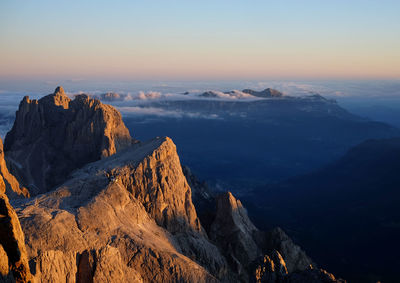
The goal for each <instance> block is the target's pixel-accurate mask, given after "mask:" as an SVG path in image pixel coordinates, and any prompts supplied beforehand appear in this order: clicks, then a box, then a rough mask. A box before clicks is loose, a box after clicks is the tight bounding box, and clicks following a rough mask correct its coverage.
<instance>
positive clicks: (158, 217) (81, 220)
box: [19, 138, 229, 282]
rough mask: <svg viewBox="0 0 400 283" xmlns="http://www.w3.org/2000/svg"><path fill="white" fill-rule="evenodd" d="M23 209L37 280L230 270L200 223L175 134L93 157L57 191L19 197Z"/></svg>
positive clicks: (193, 278)
mask: <svg viewBox="0 0 400 283" xmlns="http://www.w3.org/2000/svg"><path fill="white" fill-rule="evenodd" d="M19 212H20V218H21V224H22V227H23V230H24V232H25V235H26V242H27V246H28V254H29V258H30V259H31V261H32V264H33V266H34V269H32V273H33V274H34V276H35V278H36V279H37V280H39V281H53V282H75V280H76V278H81V279H82V281H81V282H90V281H91V280H93V281H95V282H99V281H102V280H103V279H104V280H105V279H107V280H108V281H110V282H111V281H112V282H118V281H120V282H142V281H143V282H216V281H218V278H229V274H228V267H227V263H226V261H225V259H224V257H223V256H222V255H221V254H220V252H219V250H218V248H217V247H216V246H215V245H214V244H212V243H211V242H210V241H209V239H208V237H207V235H206V233H205V232H204V230H203V228H202V227H201V225H200V222H199V220H198V218H197V214H196V210H195V208H194V206H193V203H192V200H191V189H190V187H189V185H188V184H187V181H186V179H185V177H184V175H183V173H182V169H181V165H180V162H179V157H178V155H177V153H176V148H175V145H174V144H173V142H172V141H171V140H170V139H169V138H162V139H155V140H152V141H150V142H147V143H144V144H140V145H139V144H137V145H134V146H132V147H130V148H128V149H126V150H124V151H122V152H119V153H117V154H115V155H113V156H111V157H108V158H105V159H102V160H100V161H97V162H94V163H90V164H88V165H86V166H84V167H83V168H81V169H80V170H77V171H75V172H74V173H73V174H72V176H71V179H70V180H68V181H67V182H65V183H63V184H62V185H61V186H59V187H58V188H57V189H56V190H54V191H53V192H49V193H47V194H44V195H41V196H38V197H37V198H34V199H32V200H21V201H20V202H19ZM88 280H89V281H88ZM78 281H79V280H78Z"/></svg>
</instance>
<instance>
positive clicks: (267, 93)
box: [242, 88, 283, 98]
mask: <svg viewBox="0 0 400 283" xmlns="http://www.w3.org/2000/svg"><path fill="white" fill-rule="evenodd" d="M242 92H244V93H248V94H251V95H253V96H256V97H263V98H270V97H282V96H283V93H282V92H280V91H279V90H276V89H272V88H266V89H264V90H262V91H255V90H252V89H244V90H242Z"/></svg>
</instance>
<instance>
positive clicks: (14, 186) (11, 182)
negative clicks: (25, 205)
mask: <svg viewBox="0 0 400 283" xmlns="http://www.w3.org/2000/svg"><path fill="white" fill-rule="evenodd" d="M0 176H1V177H2V178H3V181H4V184H5V193H6V195H7V196H8V197H17V196H21V197H29V192H28V190H27V189H26V188H24V187H22V186H20V185H19V183H18V181H17V179H16V178H15V177H14V176H13V175H12V174H10V172H9V171H8V168H7V165H6V161H5V159H4V151H3V141H2V140H1V138H0Z"/></svg>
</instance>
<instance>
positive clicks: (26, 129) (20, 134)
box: [4, 87, 132, 195]
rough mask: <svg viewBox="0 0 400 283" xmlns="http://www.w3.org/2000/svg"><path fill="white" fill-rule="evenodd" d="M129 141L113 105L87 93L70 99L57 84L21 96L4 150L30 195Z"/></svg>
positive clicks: (46, 188)
mask: <svg viewBox="0 0 400 283" xmlns="http://www.w3.org/2000/svg"><path fill="white" fill-rule="evenodd" d="M131 144H132V138H131V136H130V134H129V131H128V129H127V128H126V127H125V125H124V123H123V121H122V118H121V114H120V113H119V112H118V111H117V110H116V109H114V108H113V107H112V106H110V105H106V104H102V103H101V102H100V101H99V100H97V99H92V98H90V97H89V96H87V95H77V96H76V97H75V98H74V99H73V100H71V99H70V98H69V97H68V96H67V95H66V94H65V92H64V90H63V88H62V87H58V88H57V89H56V90H55V92H54V93H53V94H50V95H47V96H45V97H43V98H41V99H39V100H35V99H33V100H31V99H29V97H27V96H26V97H24V99H23V100H22V101H21V103H20V105H19V109H18V111H17V113H16V119H15V122H14V125H13V127H12V129H11V131H10V132H9V133H8V134H7V135H6V138H5V141H4V150H5V153H6V159H7V163H8V165H9V167H10V170H11V171H12V173H13V174H14V175H16V177H17V178H18V179H19V180H20V181H21V182H22V184H23V185H25V186H26V187H28V189H29V191H30V193H31V195H36V194H38V193H43V192H47V191H49V190H50V189H51V188H52V187H54V186H55V185H57V184H60V183H62V182H63V181H65V180H66V177H67V176H68V174H69V173H70V172H71V171H72V170H74V169H76V168H79V167H81V166H83V165H84V164H86V163H88V162H93V161H96V160H99V159H101V158H104V157H107V156H110V155H112V154H114V153H116V152H117V151H119V150H121V149H123V148H126V147H127V146H130V145H131Z"/></svg>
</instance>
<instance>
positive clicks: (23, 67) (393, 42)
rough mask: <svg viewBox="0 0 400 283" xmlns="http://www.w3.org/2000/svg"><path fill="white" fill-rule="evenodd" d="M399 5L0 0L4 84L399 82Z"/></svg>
mask: <svg viewBox="0 0 400 283" xmlns="http://www.w3.org/2000/svg"><path fill="white" fill-rule="evenodd" d="M399 14H400V1H384V0H383V1H382V0H381V1H378V0H377V1H369V0H363V1H361V0H355V1H351V0H347V1H344V0H343V1H341V0H336V1H322V0H320V1H306V0H304V1H234V0H230V1H225V0H219V1H218V0H214V1H188V0H186V1H166V0H164V1H58V0H57V1H54V0H53V1H50V0H49V1H26V0H25V1H22V0H17V1H16V0H13V1H11V0H1V1H0V43H1V44H0V78H66V77H68V78H108V79H113V78H118V79H151V78H160V79H196V78H198V79H209V78H213V79H218V78H221V79H235V78H243V79H250V78H254V79H259V78H400V16H399Z"/></svg>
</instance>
